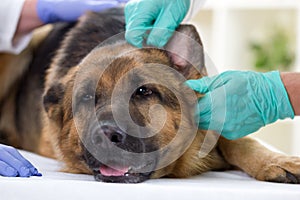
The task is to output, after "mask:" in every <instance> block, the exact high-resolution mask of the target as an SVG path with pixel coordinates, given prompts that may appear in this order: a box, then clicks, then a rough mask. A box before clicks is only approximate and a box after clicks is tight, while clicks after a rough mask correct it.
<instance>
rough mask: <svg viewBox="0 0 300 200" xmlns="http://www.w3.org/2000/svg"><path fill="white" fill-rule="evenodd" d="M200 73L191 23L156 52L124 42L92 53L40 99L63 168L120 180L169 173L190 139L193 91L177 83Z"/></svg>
mask: <svg viewBox="0 0 300 200" xmlns="http://www.w3.org/2000/svg"><path fill="white" fill-rule="evenodd" d="M205 74H206V72H205V68H204V58H203V49H202V43H201V41H200V37H199V35H198V33H197V31H196V29H195V28H194V27H193V26H191V25H182V26H180V27H179V28H178V30H177V33H176V34H174V36H173V37H172V39H171V40H170V41H169V43H168V44H167V45H166V46H165V48H164V49H156V48H150V47H149V48H143V49H136V48H134V47H132V46H131V45H129V44H127V43H126V42H125V41H124V40H121V41H116V42H114V43H108V44H106V45H101V46H99V47H97V48H95V49H94V50H93V51H91V52H90V53H89V54H88V55H87V56H86V57H85V58H84V59H83V60H82V61H81V63H80V64H79V65H78V66H76V67H73V68H71V69H70V70H69V71H68V73H67V74H66V75H65V76H63V77H62V78H61V80H59V81H57V83H55V84H52V85H51V86H50V87H49V88H48V90H47V91H46V93H45V96H44V106H45V110H46V112H47V120H46V121H48V124H50V127H51V130H52V131H53V132H54V134H53V136H54V140H55V141H56V142H55V143H56V148H57V149H58V150H59V154H60V156H61V158H62V160H63V161H64V162H65V163H66V167H67V170H69V171H73V172H74V171H75V172H84V173H93V174H94V175H95V178H96V180H99V181H104V182H126V183H136V182H141V181H144V180H147V179H149V178H151V177H161V176H165V175H169V174H171V173H172V171H173V170H175V169H174V166H175V163H176V159H177V158H179V157H180V156H182V155H183V154H184V152H185V150H186V148H187V147H188V145H190V144H191V140H192V139H193V137H194V136H195V134H196V133H195V127H196V124H195V120H194V109H195V103H196V98H194V96H193V95H195V93H194V92H192V91H191V90H190V89H188V87H187V86H185V84H184V81H185V80H186V79H196V78H200V77H201V76H202V75H205Z"/></svg>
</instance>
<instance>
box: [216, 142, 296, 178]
mask: <svg viewBox="0 0 300 200" xmlns="http://www.w3.org/2000/svg"><path fill="white" fill-rule="evenodd" d="M218 147H219V149H220V150H221V152H222V154H223V156H224V158H225V160H226V161H227V162H228V163H229V164H231V165H233V166H236V167H238V168H240V169H241V170H243V171H245V172H246V173H248V174H249V175H250V176H252V177H254V178H256V179H258V180H262V181H272V182H280V183H298V184H300V158H299V157H292V156H287V155H283V154H279V153H275V152H273V151H270V150H269V149H267V148H266V147H264V146H263V145H261V144H260V143H259V142H258V141H256V140H254V139H252V138H250V137H245V138H241V139H238V140H233V141H231V140H227V139H225V138H223V137H221V138H220V140H219V143H218Z"/></svg>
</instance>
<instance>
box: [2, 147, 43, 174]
mask: <svg viewBox="0 0 300 200" xmlns="http://www.w3.org/2000/svg"><path fill="white" fill-rule="evenodd" d="M0 175H2V176H9V177H15V176H20V177H29V176H41V175H42V174H40V173H39V172H38V170H37V169H36V168H35V167H34V166H33V165H32V164H31V163H30V162H29V161H27V160H26V159H25V158H24V157H23V156H22V155H21V154H20V153H19V152H18V151H17V150H16V149H15V148H13V147H10V146H6V145H3V144H0Z"/></svg>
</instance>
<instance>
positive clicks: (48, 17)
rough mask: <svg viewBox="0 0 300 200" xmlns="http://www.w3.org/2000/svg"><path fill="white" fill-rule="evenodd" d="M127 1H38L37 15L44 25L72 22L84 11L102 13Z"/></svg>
mask: <svg viewBox="0 0 300 200" xmlns="http://www.w3.org/2000/svg"><path fill="white" fill-rule="evenodd" d="M127 1H128V0H38V2H37V13H38V16H39V18H40V20H41V21H42V22H44V23H53V22H59V21H66V22H72V21H76V20H77V19H78V17H80V16H81V15H82V14H84V13H85V12H86V11H102V10H105V9H108V8H113V7H117V6H119V5H121V4H122V3H126V2H127Z"/></svg>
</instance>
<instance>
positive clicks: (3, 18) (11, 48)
mask: <svg viewBox="0 0 300 200" xmlns="http://www.w3.org/2000/svg"><path fill="white" fill-rule="evenodd" d="M24 1H25V0H1V4H0V22H1V26H0V52H7V53H13V54H18V53H20V52H21V51H22V50H24V49H25V47H26V46H27V45H28V43H29V42H30V39H31V34H27V35H24V36H22V37H21V38H19V39H18V41H17V42H16V43H14V42H13V39H14V35H15V32H16V29H17V26H18V22H19V18H20V15H21V12H22V8H23V5H24Z"/></svg>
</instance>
